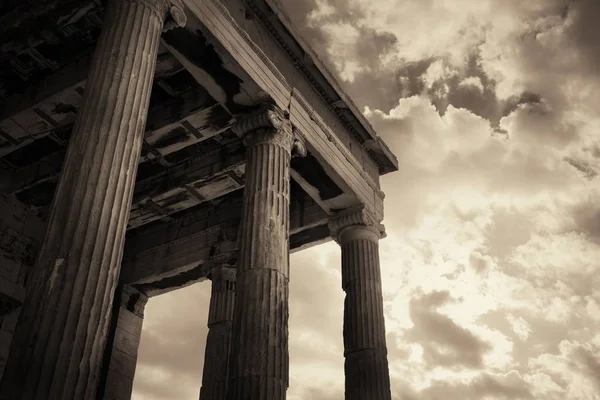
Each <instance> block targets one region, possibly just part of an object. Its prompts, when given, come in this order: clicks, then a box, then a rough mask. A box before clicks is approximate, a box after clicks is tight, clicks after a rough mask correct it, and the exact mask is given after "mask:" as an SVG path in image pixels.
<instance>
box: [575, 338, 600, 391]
mask: <svg viewBox="0 0 600 400" xmlns="http://www.w3.org/2000/svg"><path fill="white" fill-rule="evenodd" d="M576 357H577V359H578V360H577V361H579V362H581V364H582V365H583V368H584V370H585V374H586V375H588V376H589V377H590V378H591V379H592V380H593V382H594V383H595V385H596V387H597V388H598V390H599V391H600V358H599V356H598V355H595V354H592V352H591V351H589V350H588V349H585V348H583V347H579V348H578V349H577V351H576Z"/></svg>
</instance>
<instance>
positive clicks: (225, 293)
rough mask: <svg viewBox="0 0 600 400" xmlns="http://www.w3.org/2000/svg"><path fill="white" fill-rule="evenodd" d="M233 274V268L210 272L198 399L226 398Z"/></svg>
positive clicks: (233, 284)
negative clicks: (208, 301)
mask: <svg viewBox="0 0 600 400" xmlns="http://www.w3.org/2000/svg"><path fill="white" fill-rule="evenodd" d="M235 274H236V271H235V268H231V267H217V268H213V269H212V270H211V271H210V273H209V278H210V280H211V281H212V288H211V294H210V308H209V312H208V337H207V338H206V351H205V353H204V371H203V374H202V388H201V389H200V400H225V399H226V398H227V384H228V378H229V376H228V372H229V356H230V353H231V327H232V323H233V309H234V305H235Z"/></svg>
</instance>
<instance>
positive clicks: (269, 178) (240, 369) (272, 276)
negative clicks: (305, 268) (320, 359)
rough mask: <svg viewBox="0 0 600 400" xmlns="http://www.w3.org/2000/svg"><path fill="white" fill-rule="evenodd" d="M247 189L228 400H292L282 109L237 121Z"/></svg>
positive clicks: (286, 145)
mask: <svg viewBox="0 0 600 400" xmlns="http://www.w3.org/2000/svg"><path fill="white" fill-rule="evenodd" d="M234 131H235V132H236V133H237V134H238V135H240V136H244V135H245V142H246V144H247V151H246V159H247V164H246V187H245V189H244V207H243V211H242V222H241V226H240V231H241V237H240V253H239V261H238V270H237V278H236V281H237V282H236V285H237V293H236V296H237V297H236V304H235V312H234V319H233V332H234V333H233V342H232V354H231V370H230V377H231V381H230V385H229V390H228V391H229V397H228V398H229V399H232V400H242V399H244V400H250V399H252V400H277V399H285V397H286V390H287V387H288V375H289V373H288V365H289V354H288V298H289V287H288V278H289V238H288V235H289V205H290V159H291V152H292V146H293V143H294V140H293V135H292V131H291V126H290V124H289V122H288V121H287V120H286V119H285V118H284V117H283V113H282V112H281V111H280V110H278V109H268V110H263V111H262V112H261V113H258V114H254V115H251V116H249V117H246V118H245V119H243V120H241V121H238V122H237V123H236V125H234Z"/></svg>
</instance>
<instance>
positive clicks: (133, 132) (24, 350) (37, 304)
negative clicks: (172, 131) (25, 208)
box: [0, 0, 185, 400]
mask: <svg viewBox="0 0 600 400" xmlns="http://www.w3.org/2000/svg"><path fill="white" fill-rule="evenodd" d="M168 13H170V14H171V17H172V18H173V19H174V20H175V23H176V24H178V25H182V24H183V23H185V16H184V14H183V10H182V9H181V8H180V7H178V6H175V5H173V4H172V3H170V2H168V1H167V0H109V1H108V5H107V9H106V15H105V21H104V24H103V27H102V32H101V34H100V38H99V40H98V43H97V46H96V50H95V54H94V58H93V61H92V65H91V68H90V71H89V74H88V79H87V82H86V89H85V93H84V96H83V104H82V107H81V109H80V110H79V112H78V114H77V119H76V122H75V125H74V128H73V133H72V135H71V139H70V142H69V146H68V150H67V155H66V158H65V161H64V164H63V168H62V173H61V176H60V180H59V183H58V187H57V189H56V194H55V197H54V200H53V203H52V209H51V213H50V217H49V220H48V226H47V230H46V235H45V239H44V243H43V246H42V248H41V250H40V252H39V255H38V261H37V265H36V267H35V270H34V272H33V275H32V277H31V282H30V284H29V286H28V293H27V298H26V300H25V302H24V305H23V310H22V314H21V318H20V320H19V323H18V325H17V328H16V334H15V341H14V342H13V346H12V349H11V352H10V355H9V359H8V363H7V366H6V371H5V374H4V377H3V380H2V384H1V385H0V398H1V399H6V400H34V399H35V400H62V399H86V400H88V399H89V400H92V399H94V398H95V397H96V384H97V381H98V377H99V374H100V369H101V365H102V356H103V352H104V347H105V344H106V337H107V332H108V327H109V322H110V310H111V308H112V301H113V296H114V291H115V287H116V284H117V280H118V276H119V270H120V264H121V259H122V255H123V245H124V239H125V229H126V226H127V220H128V218H129V210H130V205H131V198H132V193H133V187H134V183H135V177H136V172H137V164H138V160H139V156H140V151H141V145H142V139H143V134H144V127H145V123H146V116H147V112H148V104H149V100H150V92H151V88H152V79H153V75H154V68H155V65H156V57H157V51H158V44H159V38H160V35H161V32H162V30H163V27H164V22H165V17H166V16H167V14H168Z"/></svg>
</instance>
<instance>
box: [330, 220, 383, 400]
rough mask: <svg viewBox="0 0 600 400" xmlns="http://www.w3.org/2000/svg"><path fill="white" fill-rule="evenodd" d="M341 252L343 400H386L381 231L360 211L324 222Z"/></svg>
mask: <svg viewBox="0 0 600 400" xmlns="http://www.w3.org/2000/svg"><path fill="white" fill-rule="evenodd" d="M330 228H331V231H332V235H333V236H334V238H335V239H336V240H337V241H338V243H339V244H340V245H341V247H342V288H343V289H344V291H345V292H346V298H345V301H344V357H345V363H344V372H345V375H346V383H345V388H346V390H345V398H346V400H366V399H372V400H390V399H391V393H390V376H389V368H388V360H387V347H386V342H385V321H384V316H383V296H382V289H381V270H380V266H379V238H380V235H381V233H382V230H383V226H381V225H379V224H378V223H377V221H375V220H374V218H372V216H371V215H370V214H369V213H368V212H366V210H359V211H353V212H351V213H346V214H344V215H341V216H339V217H338V218H336V219H334V220H332V221H331V222H330Z"/></svg>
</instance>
